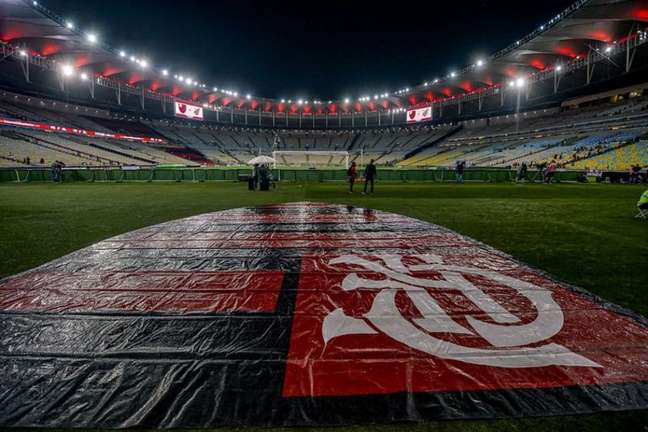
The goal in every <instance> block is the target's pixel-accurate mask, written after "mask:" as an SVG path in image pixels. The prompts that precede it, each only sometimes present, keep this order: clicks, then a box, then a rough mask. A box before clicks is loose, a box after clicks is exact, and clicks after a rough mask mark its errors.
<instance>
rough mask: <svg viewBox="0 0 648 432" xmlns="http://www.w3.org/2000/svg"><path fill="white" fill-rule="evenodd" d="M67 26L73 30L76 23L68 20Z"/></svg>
mask: <svg viewBox="0 0 648 432" xmlns="http://www.w3.org/2000/svg"><path fill="white" fill-rule="evenodd" d="M65 27H67V28H69V29H70V30H72V29H73V28H74V23H72V21H66V22H65Z"/></svg>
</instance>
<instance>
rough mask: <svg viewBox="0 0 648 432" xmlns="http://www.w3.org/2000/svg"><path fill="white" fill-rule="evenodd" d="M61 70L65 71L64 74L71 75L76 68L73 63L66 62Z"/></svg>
mask: <svg viewBox="0 0 648 432" xmlns="http://www.w3.org/2000/svg"><path fill="white" fill-rule="evenodd" d="M61 71H62V72H63V76H66V77H69V76H72V74H73V73H74V68H73V67H72V65H69V64H64V65H63V66H61Z"/></svg>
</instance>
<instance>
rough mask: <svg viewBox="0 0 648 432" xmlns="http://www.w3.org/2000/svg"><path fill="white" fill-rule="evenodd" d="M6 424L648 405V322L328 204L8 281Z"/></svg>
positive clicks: (263, 211) (448, 242)
mask: <svg viewBox="0 0 648 432" xmlns="http://www.w3.org/2000/svg"><path fill="white" fill-rule="evenodd" d="M0 355H1V356H2V362H1V363H0V426H3V427H15V426H22V427H31V426H44V427H131V426H133V427H136V426H149V427H178V428H180V427H182V428H185V427H214V426H223V425H234V426H243V425H245V426H247V425H262V426H273V425H286V426H290V425H334V424H358V423H373V422H392V421H421V420H431V419H449V418H493V417H503V416H522V415H550V414H574V413H585V412H597V411H606V410H629V409H645V408H648V325H647V322H646V320H645V319H644V318H642V317H640V316H637V315H634V314H632V313H631V312H628V311H625V310H622V309H621V308H619V307H617V306H614V305H610V304H607V303H605V302H603V301H601V300H600V299H598V298H596V297H594V296H592V295H591V294H588V293H587V292H585V291H583V290H580V289H578V288H576V287H573V286H569V285H567V284H565V283H563V282H560V281H558V280H556V279H554V278H552V277H550V276H548V275H546V274H544V273H543V272H541V271H539V270H536V269H534V268H531V267H529V266H527V265H525V264H523V263H520V262H517V261H516V260H514V259H513V258H511V257H510V256H508V255H506V254H504V253H502V252H499V251H497V250H494V249H492V248H490V247H488V246H485V245H483V244H481V243H479V242H476V241H474V240H472V239H469V238H466V237H464V236H461V235H459V234H457V233H455V232H452V231H449V230H447V229H445V228H442V227H439V226H436V225H432V224H429V223H425V222H422V221H419V220H415V219H411V218H408V217H404V216H399V215H395V214H390V213H384V212H380V211H373V210H369V209H361V208H354V207H346V206H339V205H328V204H318V203H292V204H284V205H269V206H263V207H258V208H246V209H235V210H227V211H222V212H217V213H210V214H203V215H199V216H194V217H190V218H186V219H181V220H177V221H172V222H168V223H163V224H161V225H156V226H152V227H148V228H144V229H140V230H137V231H133V232H131V233H128V234H124V235H120V236H118V237H114V238H111V239H108V240H105V241H102V242H100V243H97V244H95V245H92V246H90V247H87V248H85V249H82V250H79V251H77V252H75V253H72V254H70V255H68V256H65V257H63V258H61V259H58V260H55V261H53V262H50V263H48V264H45V265H43V266H41V267H38V268H36V269H33V270H31V271H28V272H25V273H22V274H19V275H17V276H14V277H10V278H7V279H4V280H2V281H0Z"/></svg>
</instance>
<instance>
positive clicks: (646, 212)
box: [635, 208, 648, 220]
mask: <svg viewBox="0 0 648 432" xmlns="http://www.w3.org/2000/svg"><path fill="white" fill-rule="evenodd" d="M637 210H639V213H637V215H636V216H635V217H636V218H639V219H645V220H648V209H641V208H637Z"/></svg>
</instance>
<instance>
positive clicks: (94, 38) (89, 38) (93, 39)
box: [86, 33, 98, 44]
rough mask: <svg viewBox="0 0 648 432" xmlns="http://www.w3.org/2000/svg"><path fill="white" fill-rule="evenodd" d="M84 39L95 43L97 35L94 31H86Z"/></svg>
mask: <svg viewBox="0 0 648 432" xmlns="http://www.w3.org/2000/svg"><path fill="white" fill-rule="evenodd" d="M86 39H88V42H90V43H91V44H94V43H97V40H98V39H97V35H96V34H94V33H88V34H87V35H86Z"/></svg>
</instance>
